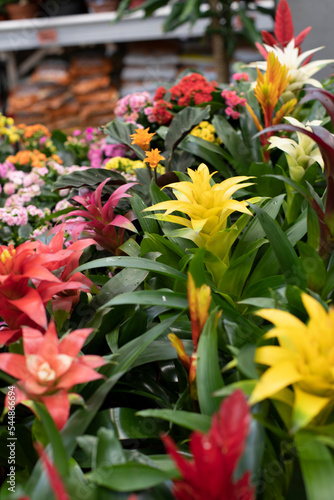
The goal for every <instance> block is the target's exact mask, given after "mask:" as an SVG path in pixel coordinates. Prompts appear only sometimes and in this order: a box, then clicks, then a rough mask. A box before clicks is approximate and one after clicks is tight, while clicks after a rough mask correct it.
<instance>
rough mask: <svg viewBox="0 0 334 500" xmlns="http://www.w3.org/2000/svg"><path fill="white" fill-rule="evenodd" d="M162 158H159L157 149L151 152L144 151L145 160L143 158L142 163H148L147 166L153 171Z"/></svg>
mask: <svg viewBox="0 0 334 500" xmlns="http://www.w3.org/2000/svg"><path fill="white" fill-rule="evenodd" d="M164 159H165V158H164V156H161V154H160V151H159V149H158V148H156V149H152V150H151V151H146V158H144V160H143V161H144V162H145V163H148V164H149V166H150V167H151V168H153V169H155V168H157V166H158V164H159V163H160V161H161V160H164Z"/></svg>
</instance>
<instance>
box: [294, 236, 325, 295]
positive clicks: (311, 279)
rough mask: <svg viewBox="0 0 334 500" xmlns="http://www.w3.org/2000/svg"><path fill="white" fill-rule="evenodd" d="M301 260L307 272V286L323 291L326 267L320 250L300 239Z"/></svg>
mask: <svg viewBox="0 0 334 500" xmlns="http://www.w3.org/2000/svg"><path fill="white" fill-rule="evenodd" d="M297 247H298V251H299V255H300V262H301V264H302V267H303V269H304V272H305V276H306V279H307V286H308V288H310V289H311V290H313V291H314V292H319V293H320V292H321V291H322V289H323V286H324V284H325V282H326V275H327V273H326V267H325V264H324V263H323V260H322V259H321V257H320V256H319V254H318V252H316V250H314V248H312V247H311V246H310V245H308V244H307V243H304V242H303V241H299V242H298V243H297Z"/></svg>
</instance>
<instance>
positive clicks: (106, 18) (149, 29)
mask: <svg viewBox="0 0 334 500" xmlns="http://www.w3.org/2000/svg"><path fill="white" fill-rule="evenodd" d="M168 13H169V7H163V8H161V9H159V10H158V11H156V13H155V14H154V15H153V16H151V17H149V18H147V19H143V18H142V17H143V16H142V12H140V11H137V12H134V13H133V14H131V15H129V16H127V17H126V18H123V19H121V20H120V21H118V22H117V23H114V22H113V21H114V20H115V18H116V12H103V13H96V14H79V15H73V16H61V17H48V18H42V17H37V18H34V19H24V20H19V21H2V22H0V57H1V59H2V60H3V61H5V62H6V66H7V79H8V84H9V87H13V86H14V85H15V84H16V82H17V79H18V76H22V75H24V74H25V73H26V72H27V71H29V69H31V68H32V67H34V65H35V64H36V62H38V61H39V60H40V59H41V58H42V57H44V56H45V55H46V54H48V53H53V52H54V51H55V49H56V48H59V47H69V46H83V45H92V44H108V43H111V42H113V43H121V42H132V41H141V40H160V39H164V38H179V39H182V38H190V37H201V36H202V35H203V34H204V32H205V30H206V27H207V26H208V23H209V20H208V19H201V20H199V21H198V22H197V23H196V24H195V25H194V26H190V25H189V24H188V25H186V24H185V25H183V26H181V27H180V28H178V29H176V30H175V31H173V32H169V33H164V32H163V30H162V24H163V21H164V19H165V18H166V16H167V15H168ZM22 50H35V51H37V53H34V54H33V55H32V56H30V57H29V58H28V59H27V60H26V61H25V63H24V64H23V65H22V66H21V67H19V68H17V66H16V61H15V56H14V55H15V52H17V51H22Z"/></svg>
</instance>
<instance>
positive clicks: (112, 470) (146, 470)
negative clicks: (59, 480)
mask: <svg viewBox="0 0 334 500" xmlns="http://www.w3.org/2000/svg"><path fill="white" fill-rule="evenodd" d="M173 476H174V474H173V475H170V474H168V473H167V472H164V471H162V470H160V469H156V468H154V467H150V466H149V465H145V464H141V463H136V462H128V463H126V464H122V465H109V466H108V465H105V466H103V467H99V468H97V469H95V470H94V471H93V472H91V473H89V474H87V475H86V477H87V478H88V479H89V481H92V482H93V483H96V484H99V485H100V486H104V487H105V488H109V489H111V490H114V491H124V492H131V491H138V490H143V489H146V488H151V487H152V486H156V485H157V484H160V483H162V482H164V481H167V480H168V479H171V478H172V477H173Z"/></svg>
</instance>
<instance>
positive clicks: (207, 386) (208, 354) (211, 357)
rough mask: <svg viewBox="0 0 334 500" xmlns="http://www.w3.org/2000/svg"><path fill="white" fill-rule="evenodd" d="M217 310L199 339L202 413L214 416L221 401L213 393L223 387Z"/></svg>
mask: <svg viewBox="0 0 334 500" xmlns="http://www.w3.org/2000/svg"><path fill="white" fill-rule="evenodd" d="M216 316H217V309H215V310H214V311H212V312H211V313H210V315H209V317H208V319H207V321H206V323H205V325H204V328H203V331H202V333H201V336H200V338H199V344H198V351H197V370H196V382H197V393H198V403H199V407H200V409H201V413H204V414H205V415H210V416H211V415H212V414H213V413H214V412H215V411H218V410H219V403H220V401H219V400H218V399H216V398H214V397H213V393H214V392H215V391H217V390H218V389H220V388H221V387H223V385H224V383H223V379H222V376H221V373H220V367H219V358H218V334H217V325H216V322H217V318H216Z"/></svg>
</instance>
